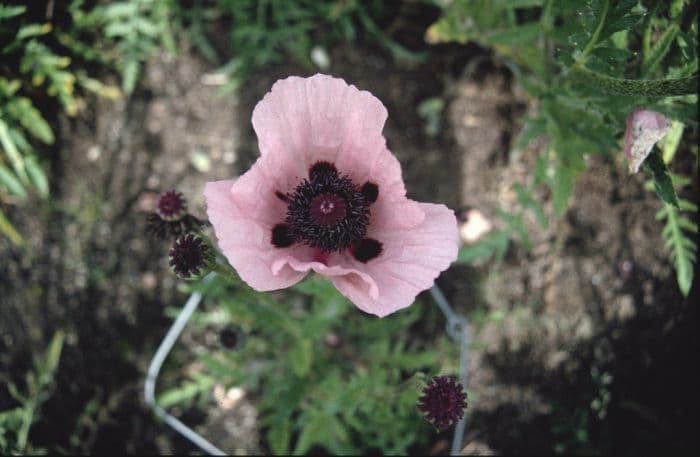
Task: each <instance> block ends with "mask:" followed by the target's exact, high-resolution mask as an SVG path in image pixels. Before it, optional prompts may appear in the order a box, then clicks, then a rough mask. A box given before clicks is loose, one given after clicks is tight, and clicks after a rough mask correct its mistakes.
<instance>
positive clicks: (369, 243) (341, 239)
mask: <svg viewBox="0 0 700 457" xmlns="http://www.w3.org/2000/svg"><path fill="white" fill-rule="evenodd" d="M275 195H276V196H277V198H279V199H280V200H281V201H283V202H285V203H287V214H286V217H285V220H284V223H280V224H277V225H275V226H274V227H273V229H272V236H271V242H272V244H273V245H274V246H276V247H278V248H285V247H288V246H291V245H292V244H294V243H304V244H307V245H309V246H311V247H312V248H315V249H317V250H318V252H319V253H320V254H322V255H319V256H318V258H319V259H322V258H324V255H326V254H328V253H331V252H339V251H342V250H344V249H346V248H351V252H352V254H353V255H355V258H356V259H358V260H359V261H361V262H367V261H368V260H370V259H372V258H375V257H376V256H378V255H379V254H380V253H381V246H382V245H381V243H379V242H378V241H376V240H369V239H365V235H366V234H367V226H368V225H369V218H370V208H369V207H370V205H371V204H372V203H374V202H375V201H376V200H377V196H378V195H379V187H378V186H377V185H376V184H374V183H371V182H367V183H365V184H364V185H363V186H361V187H358V186H356V185H355V184H354V183H353V182H352V180H351V179H350V178H349V177H347V176H344V175H342V174H340V173H339V172H338V170H337V169H336V168H335V165H333V164H332V163H330V162H316V163H315V164H314V165H313V166H311V168H310V169H309V177H308V179H304V180H303V181H301V182H300V183H299V184H298V185H297V187H296V188H295V189H294V191H293V192H291V193H287V194H283V193H281V192H279V191H276V192H275Z"/></svg>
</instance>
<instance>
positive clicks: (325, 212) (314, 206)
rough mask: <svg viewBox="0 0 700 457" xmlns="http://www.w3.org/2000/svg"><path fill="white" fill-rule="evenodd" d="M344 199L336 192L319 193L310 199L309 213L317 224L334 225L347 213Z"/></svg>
mask: <svg viewBox="0 0 700 457" xmlns="http://www.w3.org/2000/svg"><path fill="white" fill-rule="evenodd" d="M346 207H347V205H346V204H345V199H344V198H342V197H341V196H340V195H338V194H321V195H317V196H315V197H314V198H313V200H311V204H310V205H309V214H310V215H311V219H312V220H313V221H314V223H315V224H317V225H327V226H329V225H335V224H337V223H338V222H339V221H340V220H342V219H343V218H345V214H346V213H347V211H346V209H347V208H346Z"/></svg>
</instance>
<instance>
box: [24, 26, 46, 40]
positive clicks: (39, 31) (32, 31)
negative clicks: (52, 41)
mask: <svg viewBox="0 0 700 457" xmlns="http://www.w3.org/2000/svg"><path fill="white" fill-rule="evenodd" d="M50 31H51V24H29V25H25V26H23V27H20V29H19V30H18V31H17V37H16V39H17V40H24V39H25V38H31V37H35V36H40V35H46V34H47V33H49V32H50Z"/></svg>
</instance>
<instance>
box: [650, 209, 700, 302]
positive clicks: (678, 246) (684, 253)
mask: <svg viewBox="0 0 700 457" xmlns="http://www.w3.org/2000/svg"><path fill="white" fill-rule="evenodd" d="M678 204H679V208H676V207H675V206H673V205H669V204H668V203H665V204H664V206H663V207H662V208H661V209H660V210H659V212H658V213H657V214H656V218H657V219H659V220H662V221H664V220H665V221H666V225H665V226H664V229H663V230H662V231H661V236H662V237H663V239H664V241H665V242H666V247H667V248H668V249H669V250H670V252H671V258H672V259H673V263H674V265H675V267H676V276H677V279H678V287H680V289H681V292H683V295H685V296H688V294H689V293H690V287H691V286H692V283H693V264H694V263H695V252H696V251H697V246H696V245H695V243H694V242H693V239H692V238H691V237H692V234H695V233H697V231H698V227H697V225H696V224H695V223H694V222H693V221H691V220H690V219H688V218H687V217H685V216H683V214H682V213H681V210H684V211H692V212H694V213H697V211H698V207H697V205H696V204H694V203H693V202H691V201H688V200H685V199H680V200H679V201H678Z"/></svg>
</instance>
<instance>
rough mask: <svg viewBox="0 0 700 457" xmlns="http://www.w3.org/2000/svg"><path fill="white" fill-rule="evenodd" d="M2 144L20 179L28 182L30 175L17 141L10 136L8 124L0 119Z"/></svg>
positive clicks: (0, 140) (0, 141) (0, 139)
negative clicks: (16, 143) (16, 144)
mask: <svg viewBox="0 0 700 457" xmlns="http://www.w3.org/2000/svg"><path fill="white" fill-rule="evenodd" d="M0 144H2V147H3V150H4V151H5V154H7V158H8V159H10V163H11V164H12V168H14V169H15V173H17V176H18V177H19V179H20V180H21V181H22V182H24V183H28V182H29V177H28V176H27V172H26V170H25V169H24V159H22V155H21V154H20V153H19V151H18V150H17V146H15V142H14V141H12V138H10V134H9V129H8V127H7V124H5V122H4V121H3V120H2V119H0Z"/></svg>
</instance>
